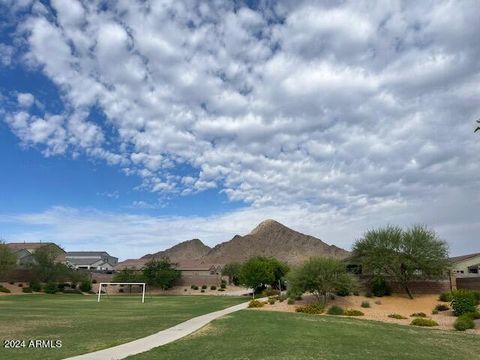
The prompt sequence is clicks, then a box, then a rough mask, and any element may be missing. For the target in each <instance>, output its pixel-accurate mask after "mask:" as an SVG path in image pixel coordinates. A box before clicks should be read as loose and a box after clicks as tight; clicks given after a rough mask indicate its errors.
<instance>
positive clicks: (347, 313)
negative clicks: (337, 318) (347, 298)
mask: <svg viewBox="0 0 480 360" xmlns="http://www.w3.org/2000/svg"><path fill="white" fill-rule="evenodd" d="M343 315H345V316H363V315H365V314H364V313H363V312H361V311H360V310H355V309H347V310H345V311H344V312H343Z"/></svg>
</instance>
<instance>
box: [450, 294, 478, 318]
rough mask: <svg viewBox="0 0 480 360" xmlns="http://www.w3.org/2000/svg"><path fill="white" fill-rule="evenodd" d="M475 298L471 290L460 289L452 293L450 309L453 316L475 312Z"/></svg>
mask: <svg viewBox="0 0 480 360" xmlns="http://www.w3.org/2000/svg"><path fill="white" fill-rule="evenodd" d="M476 304H477V300H476V296H475V293H474V292H473V291H471V290H466V289H460V290H457V291H455V292H454V293H453V300H452V309H453V313H454V315H455V316H460V315H463V314H466V313H471V312H475V311H476Z"/></svg>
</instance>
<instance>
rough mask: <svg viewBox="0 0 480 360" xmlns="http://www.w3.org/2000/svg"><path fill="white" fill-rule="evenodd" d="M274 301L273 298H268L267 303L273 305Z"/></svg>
mask: <svg viewBox="0 0 480 360" xmlns="http://www.w3.org/2000/svg"><path fill="white" fill-rule="evenodd" d="M275 301H276V300H275V298H273V297H270V298H268V303H269V304H270V305H273V304H275Z"/></svg>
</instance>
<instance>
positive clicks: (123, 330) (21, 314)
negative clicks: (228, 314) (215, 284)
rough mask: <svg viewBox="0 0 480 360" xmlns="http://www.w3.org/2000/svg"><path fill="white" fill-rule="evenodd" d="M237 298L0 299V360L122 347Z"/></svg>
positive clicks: (54, 357) (229, 303) (62, 354)
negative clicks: (36, 343)
mask: <svg viewBox="0 0 480 360" xmlns="http://www.w3.org/2000/svg"><path fill="white" fill-rule="evenodd" d="M245 301H246V300H245V299H244V298H243V299H242V298H233V297H223V296H155V297H151V298H147V299H146V302H145V304H142V303H141V300H140V295H136V296H116V297H112V296H111V297H105V298H102V301H101V302H100V303H97V302H96V296H84V295H60V294H57V295H18V296H2V297H0V339H1V340H2V347H1V348H0V359H9V360H15V359H62V358H64V357H66V356H72V355H77V354H82V353H86V352H90V351H94V350H99V349H103V348H107V347H110V346H114V345H118V344H122V343H124V342H127V341H130V340H134V339H137V338H140V337H143V336H146V335H150V334H153V333H155V332H157V331H159V330H162V329H165V328H168V327H170V326H173V325H175V324H178V323H180V322H182V321H185V320H188V319H190V318H192V317H195V316H198V315H202V314H206V313H209V312H212V311H216V310H220V309H223V308H226V307H229V306H232V305H235V304H238V303H241V302H245ZM7 339H19V340H29V339H45V340H48V339H52V340H56V339H60V340H62V342H63V346H62V348H61V349H5V348H4V347H3V342H4V340H7Z"/></svg>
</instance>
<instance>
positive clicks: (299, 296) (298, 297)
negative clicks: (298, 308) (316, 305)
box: [295, 295, 303, 301]
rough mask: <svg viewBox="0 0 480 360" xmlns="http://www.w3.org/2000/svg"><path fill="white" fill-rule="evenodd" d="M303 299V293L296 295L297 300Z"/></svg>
mask: <svg viewBox="0 0 480 360" xmlns="http://www.w3.org/2000/svg"><path fill="white" fill-rule="evenodd" d="M302 299H303V298H302V296H301V295H298V296H295V300H297V301H300V300H302Z"/></svg>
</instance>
